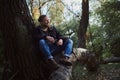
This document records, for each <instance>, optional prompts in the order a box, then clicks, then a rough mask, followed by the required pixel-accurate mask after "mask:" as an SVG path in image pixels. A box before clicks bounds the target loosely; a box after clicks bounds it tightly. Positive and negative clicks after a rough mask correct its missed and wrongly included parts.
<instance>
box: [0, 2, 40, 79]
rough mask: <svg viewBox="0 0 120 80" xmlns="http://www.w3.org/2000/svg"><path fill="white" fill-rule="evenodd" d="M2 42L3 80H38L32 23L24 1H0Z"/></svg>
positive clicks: (38, 73)
mask: <svg viewBox="0 0 120 80" xmlns="http://www.w3.org/2000/svg"><path fill="white" fill-rule="evenodd" d="M0 7H1V8H0V12H1V13H0V18H1V21H0V22H1V23H0V30H1V32H2V35H3V41H4V56H5V59H6V60H5V69H4V73H3V80H38V79H39V80H40V79H41V76H40V72H39V68H38V67H37V66H36V64H35V59H34V58H35V53H34V49H33V44H32V27H33V26H34V25H33V21H32V18H31V16H30V13H29V9H28V7H27V4H26V1H25V0H0Z"/></svg>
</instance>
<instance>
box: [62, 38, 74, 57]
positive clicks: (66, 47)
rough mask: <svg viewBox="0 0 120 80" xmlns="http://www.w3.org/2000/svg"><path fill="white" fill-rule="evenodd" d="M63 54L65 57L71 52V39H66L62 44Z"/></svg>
mask: <svg viewBox="0 0 120 80" xmlns="http://www.w3.org/2000/svg"><path fill="white" fill-rule="evenodd" d="M63 47H64V56H65V57H70V55H71V54H72V49H73V41H72V40H71V39H68V40H67V41H66V42H65V43H64V45H63Z"/></svg>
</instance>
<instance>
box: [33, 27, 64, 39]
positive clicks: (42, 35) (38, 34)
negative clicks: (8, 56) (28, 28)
mask: <svg viewBox="0 0 120 80" xmlns="http://www.w3.org/2000/svg"><path fill="white" fill-rule="evenodd" d="M46 36H51V37H54V39H55V40H57V41H58V40H59V39H63V41H65V40H66V38H65V37H63V36H62V35H61V34H60V33H59V32H58V31H57V30H56V28H55V27H53V26H52V27H50V28H48V31H43V30H42V28H41V26H38V27H37V28H36V29H35V30H34V38H35V40H37V41H39V40H41V39H46Z"/></svg>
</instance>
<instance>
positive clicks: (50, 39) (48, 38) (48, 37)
mask: <svg viewBox="0 0 120 80" xmlns="http://www.w3.org/2000/svg"><path fill="white" fill-rule="evenodd" d="M46 39H47V40H48V41H50V42H51V43H55V39H54V38H53V37H51V36H46Z"/></svg>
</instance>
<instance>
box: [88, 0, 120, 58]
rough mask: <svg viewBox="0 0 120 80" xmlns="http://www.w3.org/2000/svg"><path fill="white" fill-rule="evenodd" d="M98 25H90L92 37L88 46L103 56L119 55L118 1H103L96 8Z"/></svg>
mask: <svg viewBox="0 0 120 80" xmlns="http://www.w3.org/2000/svg"><path fill="white" fill-rule="evenodd" d="M96 13H97V16H98V18H99V22H101V24H100V25H98V24H95V25H92V26H91V27H90V32H91V36H92V39H90V40H89V41H90V42H89V46H88V47H89V48H91V47H92V50H93V51H95V53H96V54H97V55H102V54H103V55H102V56H103V57H108V56H110V53H112V54H114V55H115V56H120V53H119V52H120V50H119V49H120V23H119V22H120V1H118V0H113V1H111V0H110V1H105V2H103V3H101V6H100V7H99V8H97V9H96Z"/></svg>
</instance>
